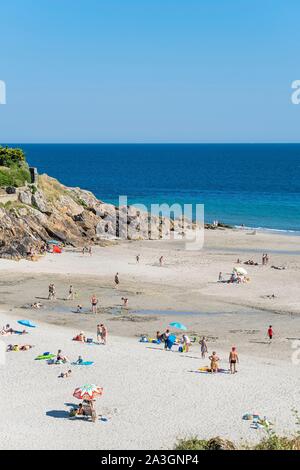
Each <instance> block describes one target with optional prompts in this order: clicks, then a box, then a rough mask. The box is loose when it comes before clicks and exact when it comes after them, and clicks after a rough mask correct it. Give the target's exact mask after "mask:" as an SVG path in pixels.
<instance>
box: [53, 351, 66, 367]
mask: <svg viewBox="0 0 300 470" xmlns="http://www.w3.org/2000/svg"><path fill="white" fill-rule="evenodd" d="M68 361H69V359H68V358H67V356H64V355H63V354H62V351H61V349H59V350H58V351H57V355H56V360H55V363H56V364H59V363H60V362H64V363H65V362H68Z"/></svg>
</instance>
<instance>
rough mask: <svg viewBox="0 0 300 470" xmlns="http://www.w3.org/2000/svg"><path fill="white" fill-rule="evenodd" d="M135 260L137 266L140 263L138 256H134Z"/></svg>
mask: <svg viewBox="0 0 300 470" xmlns="http://www.w3.org/2000/svg"><path fill="white" fill-rule="evenodd" d="M135 259H136V263H137V264H139V262H140V255H136V257H135Z"/></svg>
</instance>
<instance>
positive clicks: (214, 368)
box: [208, 351, 220, 373]
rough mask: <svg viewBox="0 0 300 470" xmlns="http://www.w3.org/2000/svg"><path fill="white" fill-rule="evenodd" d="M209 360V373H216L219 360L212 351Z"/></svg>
mask: <svg viewBox="0 0 300 470" xmlns="http://www.w3.org/2000/svg"><path fill="white" fill-rule="evenodd" d="M208 359H209V360H210V371H211V373H214V372H218V369H219V360H220V358H219V357H218V356H217V353H216V351H213V353H212V355H211V356H209V358H208Z"/></svg>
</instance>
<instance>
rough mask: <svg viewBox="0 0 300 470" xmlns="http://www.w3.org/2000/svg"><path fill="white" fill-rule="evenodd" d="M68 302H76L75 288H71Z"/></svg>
mask: <svg viewBox="0 0 300 470" xmlns="http://www.w3.org/2000/svg"><path fill="white" fill-rule="evenodd" d="M67 298H68V300H74V299H75V292H74V287H73V286H72V285H71V286H70V287H69V294H68V297H67Z"/></svg>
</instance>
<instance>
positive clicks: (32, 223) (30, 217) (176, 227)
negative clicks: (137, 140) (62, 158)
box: [0, 175, 192, 259]
mask: <svg viewBox="0 0 300 470" xmlns="http://www.w3.org/2000/svg"><path fill="white" fill-rule="evenodd" d="M190 228H192V224H191V223H190V222H188V221H186V220H184V221H182V220H180V221H178V220H176V221H173V220H170V219H168V218H165V217H156V216H150V215H149V214H148V213H147V212H141V211H138V210H136V209H135V208H133V207H127V206H122V207H120V208H117V207H115V206H113V205H111V204H105V203H103V202H102V201H99V200H98V199H97V198H96V197H95V196H94V195H93V194H92V193H91V192H89V191H85V190H82V189H79V188H69V187H66V186H64V185H62V184H60V183H59V182H58V181H57V180H55V179H54V178H50V177H49V176H47V175H41V176H39V178H38V184H37V185H28V186H26V187H24V188H20V189H19V190H18V198H17V200H15V199H14V200H12V201H8V202H7V201H6V202H5V203H4V204H1V199H0V257H6V258H12V259H20V258H23V257H26V256H27V255H28V253H29V252H30V251H31V252H32V251H33V252H35V253H39V252H40V251H41V250H42V247H43V246H45V243H47V241H49V239H56V240H58V241H61V242H63V243H64V244H65V245H71V246H83V245H87V244H91V243H93V244H97V243H100V244H101V243H108V242H107V241H108V240H115V239H118V238H121V239H130V240H134V239H149V238H154V239H157V238H159V237H162V236H164V235H168V234H170V232H174V231H176V232H178V233H181V232H182V231H183V229H190Z"/></svg>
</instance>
